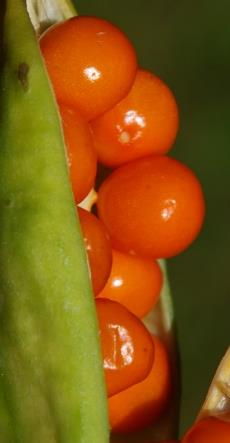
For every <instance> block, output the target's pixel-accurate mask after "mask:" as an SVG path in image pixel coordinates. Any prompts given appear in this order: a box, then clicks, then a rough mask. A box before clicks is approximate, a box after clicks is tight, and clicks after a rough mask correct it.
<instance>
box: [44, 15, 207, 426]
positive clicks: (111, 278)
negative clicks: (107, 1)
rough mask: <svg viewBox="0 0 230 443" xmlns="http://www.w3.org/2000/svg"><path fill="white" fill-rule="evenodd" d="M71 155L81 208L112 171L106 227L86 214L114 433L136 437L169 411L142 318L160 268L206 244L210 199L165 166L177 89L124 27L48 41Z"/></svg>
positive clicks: (189, 178)
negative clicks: (143, 60) (142, 57)
mask: <svg viewBox="0 0 230 443" xmlns="http://www.w3.org/2000/svg"><path fill="white" fill-rule="evenodd" d="M40 46H41V51H42V54H43V56H44V59H45V62H46V66H47V70H48V73H49V76H50V79H51V82H52V84H53V88H54V92H55V95H56V99H57V103H58V106H59V109H60V115H61V119H62V124H63V132H64V137H65V142H66V146H67V158H68V166H69V175H70V180H71V183H72V189H73V194H74V198H75V201H76V204H77V205H79V204H80V203H81V201H82V200H83V199H84V198H85V197H86V196H87V194H88V193H89V191H90V190H91V189H92V187H93V186H94V185H95V182H96V177H97V169H98V167H97V166H98V163H99V164H101V165H104V166H105V167H106V168H111V169H112V172H111V170H110V171H109V172H110V173H109V174H107V172H108V169H107V170H106V171H107V172H106V176H107V177H106V178H105V180H104V181H103V183H102V184H101V185H100V186H99V189H98V190H97V192H98V198H97V213H98V217H99V218H97V217H96V216H95V215H93V214H91V213H90V212H88V211H86V210H84V209H82V208H80V207H79V206H78V208H77V212H78V215H79V219H80V223H81V227H82V232H83V237H84V240H85V246H86V251H87V254H88V259H89V265H90V271H91V279H92V287H93V291H94V294H95V297H96V309H97V314H98V319H99V326H100V337H101V344H102V352H103V361H104V370H105V379H106V383H107V392H108V404H109V415H110V424H111V427H112V430H113V431H114V432H130V431H135V430H136V429H140V428H142V427H144V426H147V425H148V424H150V423H152V422H153V421H154V420H157V419H158V418H159V416H160V415H161V413H162V411H164V409H165V408H166V406H167V403H168V400H169V396H170V389H171V374H170V364H169V358H168V355H167V350H166V348H165V346H164V344H163V343H162V341H161V340H160V339H159V338H157V337H155V336H154V337H153V336H152V335H151V334H150V333H149V331H148V330H147V329H146V327H145V326H144V323H143V322H142V320H141V319H142V318H143V317H144V316H145V315H146V314H147V313H148V312H149V311H150V310H151V309H152V308H153V307H154V306H155V304H156V303H157V301H158V299H159V295H160V290H161V287H162V280H163V277H162V272H161V269H160V266H159V264H158V261H157V259H161V258H167V257H171V256H174V255H176V254H179V253H180V252H182V251H183V250H184V249H186V248H187V247H188V246H189V245H190V244H191V243H192V242H193V241H194V239H195V238H196V236H197V235H198V233H199V231H200V229H201V226H202V222H203V218H204V198H203V194H202V189H201V186H200V184H199V181H198V180H197V178H196V176H195V175H194V174H193V172H192V171H191V170H190V169H189V168H188V167H186V166H185V165H183V164H181V163H180V162H178V161H176V160H175V159H173V158H171V157H168V156H166V154H167V153H168V151H169V150H170V149H171V147H172V145H173V143H174V141H175V138H176V134H177V130H178V109H177V104H176V101H175V98H174V96H173V94H172V92H171V91H170V89H169V88H168V87H167V86H166V84H165V83H164V82H163V81H162V80H161V79H160V78H158V77H157V76H156V75H155V74H153V73H151V72H148V71H145V70H142V69H140V68H139V67H138V65H137V58H136V54H135V50H134V48H133V46H132V44H131V43H130V42H129V40H128V39H127V37H126V36H125V35H124V34H123V32H121V31H120V30H119V29H118V28H117V27H115V26H114V25H112V24H110V23H108V22H107V21H105V20H102V19H99V18H95V17H74V18H72V19H69V20H67V21H65V22H62V23H60V24H58V25H55V26H53V27H52V28H50V29H49V30H48V31H47V32H46V33H45V34H44V35H43V36H42V38H41V40H40Z"/></svg>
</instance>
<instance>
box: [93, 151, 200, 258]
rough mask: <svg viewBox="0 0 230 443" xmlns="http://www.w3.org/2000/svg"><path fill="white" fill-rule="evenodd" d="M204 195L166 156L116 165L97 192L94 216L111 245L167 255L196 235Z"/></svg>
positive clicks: (188, 173) (187, 171)
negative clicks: (105, 229)
mask: <svg viewBox="0 0 230 443" xmlns="http://www.w3.org/2000/svg"><path fill="white" fill-rule="evenodd" d="M204 211H205V208H204V197H203V193H202V189H201V186H200V183H199V182H198V180H197V178H196V176H195V175H194V174H193V172H192V171H191V170H190V169H189V168H188V167H186V166H185V165H183V164H181V163H180V162H178V161H176V160H174V159H172V158H169V157H166V156H149V157H145V158H143V159H139V160H136V161H133V162H131V163H129V164H127V165H124V166H121V167H120V168H119V169H117V170H116V171H114V172H113V173H112V174H111V175H110V176H109V177H108V178H107V179H106V180H105V181H104V183H103V184H102V186H101V187H100V189H99V193H98V212H99V217H100V218H101V220H102V221H103V222H104V224H105V225H106V227H107V229H108V231H109V233H110V236H111V239H112V243H113V246H114V247H115V248H116V249H119V250H122V251H128V252H130V251H134V252H135V253H137V254H140V255H143V256H150V257H152V258H163V257H171V256H174V255H176V254H179V253H180V252H182V251H183V250H184V249H186V248H187V247H188V246H189V245H190V244H191V243H192V242H193V241H194V239H195V238H196V236H197V234H198V233H199V231H200V229H201V225H202V222H203V218H204Z"/></svg>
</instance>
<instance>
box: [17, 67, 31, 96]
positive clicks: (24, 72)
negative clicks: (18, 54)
mask: <svg viewBox="0 0 230 443" xmlns="http://www.w3.org/2000/svg"><path fill="white" fill-rule="evenodd" d="M29 69H30V68H29V65H27V63H20V64H19V66H18V71H17V76H18V80H19V81H20V83H21V85H22V87H23V89H24V90H25V91H27V89H28V87H29V82H28V72H29Z"/></svg>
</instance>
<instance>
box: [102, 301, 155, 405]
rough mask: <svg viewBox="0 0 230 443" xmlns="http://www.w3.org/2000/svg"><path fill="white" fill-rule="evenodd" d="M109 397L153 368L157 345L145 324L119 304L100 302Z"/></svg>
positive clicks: (103, 351) (135, 381)
mask: <svg viewBox="0 0 230 443" xmlns="http://www.w3.org/2000/svg"><path fill="white" fill-rule="evenodd" d="M96 309H97V315H98V320H99V331H100V339H101V346H102V354H103V363H104V370H105V379H106V384H107V392H108V396H111V395H114V394H116V393H118V392H120V391H122V390H123V389H126V388H127V387H129V386H131V385H133V384H135V383H138V382H139V381H141V380H143V379H144V378H145V377H147V375H148V374H149V372H150V370H151V367H152V365H153V359H154V346H153V342H152V339H151V335H150V334H149V332H148V330H147V329H146V328H145V326H144V324H143V323H142V322H141V321H140V320H139V319H138V318H137V317H135V316H134V315H133V314H131V312H129V311H128V309H126V308H125V307H124V306H122V305H120V304H119V303H117V302H114V301H111V300H104V299H96Z"/></svg>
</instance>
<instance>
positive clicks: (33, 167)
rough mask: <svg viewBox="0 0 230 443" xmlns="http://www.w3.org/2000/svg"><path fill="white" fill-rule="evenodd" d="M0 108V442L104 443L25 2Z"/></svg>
mask: <svg viewBox="0 0 230 443" xmlns="http://www.w3.org/2000/svg"><path fill="white" fill-rule="evenodd" d="M3 52H4V68H3V73H2V78H1V90H0V105H1V130H0V226H1V229H0V309H1V310H0V315H1V319H0V440H1V443H18V442H21V443H107V442H108V439H109V437H108V424H107V413H106V396H105V389H104V382H103V374H102V367H101V360H100V352H99V346H98V337H97V335H98V334H97V323H96V317H95V309H94V303H93V299H92V294H91V288H90V283H89V278H88V272H87V265H86V258H85V252H84V247H83V244H82V239H81V235H80V230H79V224H78V221H77V220H76V213H75V207H74V202H73V197H72V193H71V189H70V184H69V180H68V173H67V168H66V161H65V152H64V143H63V136H62V133H61V130H60V124H59V119H58V113H57V110H56V106H55V102H54V100H53V97H52V92H51V90H50V86H49V83H48V81H47V77H46V74H45V72H44V68H43V64H42V61H41V57H40V52H39V49H38V46H37V42H36V38H35V35H34V31H33V29H32V26H31V23H30V20H29V17H28V15H27V12H26V5H25V1H24V0H8V1H7V2H6V14H5V21H4V48H3Z"/></svg>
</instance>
